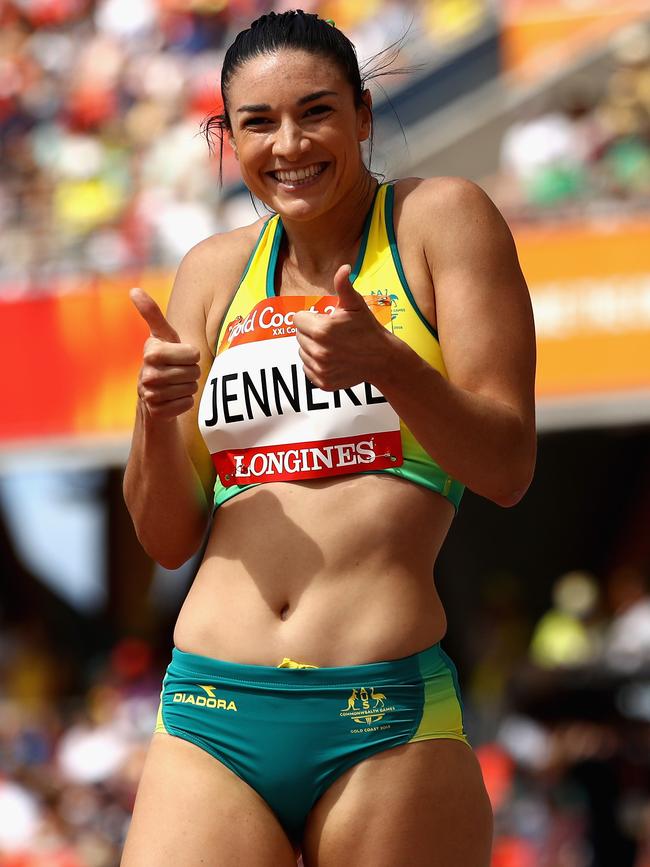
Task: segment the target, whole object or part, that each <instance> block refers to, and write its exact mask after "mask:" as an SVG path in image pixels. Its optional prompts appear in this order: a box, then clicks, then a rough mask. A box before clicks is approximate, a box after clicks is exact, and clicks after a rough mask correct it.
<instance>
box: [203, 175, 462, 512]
mask: <svg viewBox="0 0 650 867" xmlns="http://www.w3.org/2000/svg"><path fill="white" fill-rule="evenodd" d="M393 200H394V187H393V185H391V184H385V185H380V186H379V187H378V189H377V192H376V194H375V198H374V201H373V204H372V206H371V208H370V211H369V213H368V215H367V217H366V220H365V224H364V229H363V235H362V238H361V245H360V248H359V254H358V257H357V261H356V263H355V265H354V268H353V270H352V273H351V275H350V280H351V282H352V284H353V286H354V288H355V289H356V291H357V292H359V293H361V294H362V295H363V296H364V299H365V301H366V303H367V304H368V306H369V307H370V309H371V311H372V312H373V313H374V315H375V316H376V317H377V319H378V320H379V321H380V322H381V323H382V324H383V325H384V327H386V328H389V329H390V330H391V331H392V332H393V333H394V334H395V336H397V337H399V338H400V339H402V340H404V341H405V342H406V343H407V344H408V345H409V346H410V347H411V348H412V349H413V350H414V351H415V352H417V353H418V355H420V356H421V357H422V358H423V359H424V360H425V361H426V362H428V364H430V365H431V366H432V367H433V368H435V369H436V370H438V371H439V372H440V373H441V374H442V375H443V376H445V377H446V376H447V372H446V369H445V364H444V361H443V357H442V351H441V348H440V343H439V341H438V335H437V333H436V331H435V330H434V329H433V328H432V327H431V325H430V324H429V323H428V322H427V320H426V319H425V317H424V316H423V314H422V312H421V311H420V309H419V307H418V306H417V303H416V301H415V299H414V297H413V295H412V293H411V291H410V289H409V286H408V283H407V282H406V277H405V275H404V269H403V267H402V263H401V260H400V256H399V251H398V249H397V242H396V239H395V230H394V225H393ZM283 233H284V229H283V226H282V221H281V220H280V217H279V215H277V214H276V215H275V216H273V217H271V218H270V219H269V220H267V221H266V222H265V224H264V226H263V227H262V230H261V232H260V236H259V238H258V240H257V243H256V245H255V248H254V249H253V251H252V253H251V256H250V259H249V261H248V264H247V265H246V268H245V270H244V273H243V275H242V278H241V280H240V283H239V286H238V287H237V289H236V291H235V294H234V296H233V297H232V300H231V301H230V304H229V306H228V308H227V310H226V313H225V315H224V318H223V320H222V323H221V325H220V328H219V332H218V336H217V345H216V354H215V358H214V362H213V365H212V369H211V371H210V374H209V376H208V379H207V381H206V385H205V387H204V390H203V394H202V397H201V402H200V406H199V428H200V430H201V433H202V435H203V437H204V439H205V442H206V445H207V447H208V449H209V451H210V454H211V455H212V459H213V462H214V464H215V467H216V469H217V479H216V482H215V488H214V505H215V508H217V507H218V506H220V505H221V504H222V503H224V502H226V501H227V500H229V499H231V498H232V497H234V496H236V495H237V494H239V493H241V492H242V491H245V490H248V489H249V488H251V487H253V486H254V485H257V484H262V483H265V482H272V481H298V480H304V479H311V478H322V477H325V476H332V475H342V474H349V473H364V472H365V473H367V472H371V473H388V474H390V475H395V476H398V477H400V478H403V479H407V480H408V481H411V482H414V483H415V484H418V485H423V486H424V487H426V488H429V489H430V490H432V491H436V492H437V493H439V494H440V495H441V496H443V497H445V498H446V499H447V500H449V501H450V502H451V503H452V504H453V506H454V508H455V509H457V508H458V505H459V503H460V499H461V497H462V494H463V490H464V486H463V485H462V484H461V483H460V482H459V481H457V480H456V479H454V478H452V477H451V476H450V475H449V474H448V473H446V472H445V471H444V470H443V469H442V468H441V467H440V466H439V465H438V464H437V463H436V462H435V461H434V460H433V458H432V457H431V456H430V455H429V454H428V453H427V452H426V451H425V450H424V449H423V448H422V446H421V445H420V444H419V443H418V442H417V440H416V439H415V437H414V436H413V434H412V433H411V431H410V430H409V429H408V427H407V426H406V424H405V423H404V422H403V421H402V420H401V419H399V418H398V416H397V414H396V413H395V411H394V410H393V408H392V407H391V406H390V404H389V403H388V402H387V401H386V398H384V397H383V395H382V394H381V392H379V391H378V390H377V389H376V388H375V386H373V385H371V384H369V383H360V384H359V385H356V386H354V387H352V388H346V389H339V390H338V391H334V392H328V391H323V390H321V389H319V388H317V387H316V386H314V385H313V384H312V383H310V381H309V380H308V379H307V377H306V375H305V373H304V371H303V369H302V364H301V362H300V358H299V356H298V342H297V340H296V338H295V328H294V327H293V326H292V319H293V313H294V312H295V311H296V310H300V309H308V310H312V311H314V312H321V313H331V312H332V311H333V310H334V309H335V307H336V304H337V298H336V296H309V297H305V296H295V295H280V296H277V295H276V293H275V272H276V267H277V260H278V252H279V249H280V244H281V242H282V237H283Z"/></svg>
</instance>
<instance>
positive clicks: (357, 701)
mask: <svg viewBox="0 0 650 867" xmlns="http://www.w3.org/2000/svg"><path fill="white" fill-rule="evenodd" d="M395 710H397V708H396V707H395V706H394V705H391V704H390V702H389V700H388V696H387V695H386V694H385V693H383V692H379V691H378V690H376V689H375V687H374V686H371V687H370V691H368V690H367V689H366V687H365V686H362V687H361V688H360V689H356V687H355V688H354V689H353V690H352V693H351V695H350V697H349V698H348V704H347V707H345V708H344V709H343V710H342V711H340V713H339V716H340V717H343V718H344V719H352V720H354V722H356V723H359V724H360V725H365V726H371V725H372V724H373V723H378V722H379V721H380V720H382V719H383V718H384V717H385V716H386V714H389V713H391V712H392V711H395ZM382 728H383V726H382ZM375 730H376V729H374V728H373V729H366V731H375ZM353 731H363V729H353Z"/></svg>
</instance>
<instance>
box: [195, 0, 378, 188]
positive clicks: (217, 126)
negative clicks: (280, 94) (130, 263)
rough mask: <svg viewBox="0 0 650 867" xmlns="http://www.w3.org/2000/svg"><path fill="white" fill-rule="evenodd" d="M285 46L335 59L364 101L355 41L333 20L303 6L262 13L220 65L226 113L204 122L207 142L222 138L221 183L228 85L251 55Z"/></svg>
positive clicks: (227, 123) (228, 127)
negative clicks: (313, 12) (336, 25)
mask: <svg viewBox="0 0 650 867" xmlns="http://www.w3.org/2000/svg"><path fill="white" fill-rule="evenodd" d="M282 48H289V49H293V50H296V51H306V52H308V53H309V54H320V55H322V56H323V57H327V58H329V59H330V60H333V61H334V63H336V64H337V66H338V67H339V68H340V69H341V71H342V72H343V74H344V75H345V78H346V80H347V81H348V82H349V84H350V86H351V87H352V93H353V97H354V102H355V105H356V106H357V107H358V106H360V105H361V104H362V103H363V92H364V82H363V79H362V77H361V73H360V71H359V61H358V60H357V53H356V51H355V48H354V45H353V44H352V43H351V42H350V40H349V39H348V38H347V36H345V34H344V33H342V32H341V31H340V30H338V29H337V28H336V27H335V26H334V25H333V24H331V23H329V22H327V21H325V20H324V19H322V18H319V17H318V15H314V14H311V13H308V12H303V11H302V9H296V10H291V11H289V12H281V13H276V12H269V13H268V14H266V15H262V16H261V17H260V18H258V19H257V20H256V21H253V23H252V24H251V26H250V27H249V28H247V29H246V30H242V31H241V33H238V34H237V36H236V38H235V41H234V42H233V43H232V45H231V46H230V47H229V48H228V50H227V51H226V56H225V58H224V61H223V66H222V67H221V98H222V99H223V113H221V114H215V115H212V116H211V117H208V118H207V119H206V120H205V121H204V122H203V123H202V125H201V131H202V132H203V133H204V135H205V137H206V139H207V141H208V146H209V147H210V148H211V149H212V146H213V139H214V137H216V138H218V139H219V183H220V184H221V182H222V174H221V172H222V168H221V163H222V157H223V133H224V131H226V132H228V131H230V130H231V124H230V118H229V116H228V85H229V84H230V81H231V79H232V77H233V75H234V74H235V73H236V72H237V70H238V69H239V68H240V67H242V66H243V65H244V64H245V63H246V61H247V60H250V58H251V57H259V56H260V55H262V54H271V53H273V52H274V51H278V50H279V49H282Z"/></svg>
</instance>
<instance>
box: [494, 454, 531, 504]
mask: <svg viewBox="0 0 650 867" xmlns="http://www.w3.org/2000/svg"><path fill="white" fill-rule="evenodd" d="M534 473H535V453H534V451H533V453H532V455H528V456H527V457H526V458H525V459H523V460H521V461H520V462H519V465H518V466H513V467H512V471H511V472H510V473H509V474H508V475H507V477H506V476H505V475H504V476H503V477H502V479H501V485H500V486H499V489H498V490H497V491H495V492H494V493H493V495H492V496H490V497H489V499H490V500H492V502H493V503H496V504H497V506H501V508H503V509H510V508H512V507H513V506H516V505H517V503H519V502H520V501H521V500H522V499H523V498H524V495H525V494H526V491H527V490H528V488H529V487H530V485H531V482H532V480H533V475H534ZM504 482H507V485H504Z"/></svg>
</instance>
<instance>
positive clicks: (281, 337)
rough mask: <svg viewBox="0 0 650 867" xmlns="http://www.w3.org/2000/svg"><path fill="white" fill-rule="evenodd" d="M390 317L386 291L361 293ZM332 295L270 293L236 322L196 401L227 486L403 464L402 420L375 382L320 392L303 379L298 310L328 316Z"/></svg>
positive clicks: (383, 318)
mask: <svg viewBox="0 0 650 867" xmlns="http://www.w3.org/2000/svg"><path fill="white" fill-rule="evenodd" d="M365 301H366V303H367V304H368V307H369V308H370V310H371V311H372V312H373V314H374V315H375V317H376V318H377V320H378V321H379V322H380V323H381V324H382V325H386V323H387V322H388V321H390V315H391V312H390V305H389V304H386V301H385V299H383V297H382V296H371V297H368V298H366V299H365ZM336 305H337V298H336V296H298V295H283V296H280V297H275V298H267V299H264V300H263V301H260V302H259V303H258V304H256V305H255V307H253V309H252V310H251V311H250V313H249V314H248V316H246V317H238V318H237V319H235V320H233V321H232V322H230V323H229V324H228V326H227V328H226V330H225V334H224V338H223V340H222V341H221V344H220V345H219V347H218V349H217V355H216V358H215V360H214V362H213V364H212V369H211V371H210V375H209V377H208V380H207V383H206V386H205V389H204V391H203V395H202V397H201V403H200V406H199V426H200V429H201V433H202V434H203V437H204V439H205V441H206V444H207V446H208V449H209V450H210V454H211V455H212V460H213V461H214V465H215V467H216V470H217V473H218V474H219V478H220V480H221V482H222V484H223V485H224V486H225V487H229V486H230V485H246V484H251V483H260V482H278V481H292V480H293V481H300V480H304V479H311V478H322V477H324V476H338V475H343V474H346V473H358V472H363V471H364V470H379V469H386V468H388V467H395V466H399V465H400V464H401V463H402V461H403V458H402V442H401V436H400V422H399V417H398V415H397V413H396V412H395V410H394V409H393V408H392V407H391V405H390V404H389V403H388V401H387V400H386V398H385V397H384V396H383V395H382V394H381V392H380V391H378V389H376V388H375V387H374V386H373V385H370V384H369V383H365V382H363V383H359V385H355V386H353V387H351V388H342V389H338V390H337V391H323V390H322V389H320V388H317V387H316V386H315V385H313V384H312V383H311V382H310V381H309V379H308V378H307V377H306V375H305V373H304V370H303V366H302V361H301V360H300V356H299V355H298V349H299V346H298V341H297V339H296V336H295V335H296V328H295V326H294V324H293V317H294V314H295V313H296V312H297V311H298V310H310V311H311V312H314V313H323V314H331V313H333V312H334V310H335V309H336Z"/></svg>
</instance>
